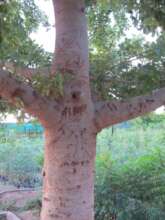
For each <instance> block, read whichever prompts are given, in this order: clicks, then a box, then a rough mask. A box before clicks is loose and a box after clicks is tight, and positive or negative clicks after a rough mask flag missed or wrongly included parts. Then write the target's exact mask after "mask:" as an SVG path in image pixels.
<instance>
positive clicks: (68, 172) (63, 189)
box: [41, 122, 96, 220]
mask: <svg viewBox="0 0 165 220" xmlns="http://www.w3.org/2000/svg"><path fill="white" fill-rule="evenodd" d="M80 127H81V126H80V125H79V124H77V123H76V122H75V123H68V125H65V127H64V126H62V127H61V128H60V129H58V131H57V129H47V130H46V131H45V138H46V146H45V161H44V170H43V177H44V187H43V207H42V213H41V220H56V219H60V220H93V219H94V161H95V139H96V137H95V136H94V135H93V134H91V129H90V128H87V127H83V128H80Z"/></svg>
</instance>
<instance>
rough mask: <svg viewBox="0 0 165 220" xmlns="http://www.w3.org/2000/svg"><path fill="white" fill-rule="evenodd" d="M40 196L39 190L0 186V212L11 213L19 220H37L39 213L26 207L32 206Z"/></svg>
mask: <svg viewBox="0 0 165 220" xmlns="http://www.w3.org/2000/svg"><path fill="white" fill-rule="evenodd" d="M40 194H41V189H37V190H36V191H32V190H26V189H17V188H15V187H13V186H9V185H2V184H0V211H11V212H13V213H14V214H16V215H17V216H18V217H20V219H21V220H39V211H38V210H36V209H35V208H33V207H32V209H30V210H29V208H27V207H30V205H31V206H32V205H33V201H36V199H37V198H39V196H40ZM26 209H27V210H26Z"/></svg>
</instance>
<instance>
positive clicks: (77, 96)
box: [72, 91, 81, 101]
mask: <svg viewBox="0 0 165 220" xmlns="http://www.w3.org/2000/svg"><path fill="white" fill-rule="evenodd" d="M80 94H81V92H80V91H74V92H73V93H72V99H73V101H79V100H80Z"/></svg>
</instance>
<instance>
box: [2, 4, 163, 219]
mask: <svg viewBox="0 0 165 220" xmlns="http://www.w3.org/2000/svg"><path fill="white" fill-rule="evenodd" d="M154 2H155V1H147V2H146V4H144V3H143V1H133V2H132V1H131V2H130V1H127V2H125V1H124V2H123V1H108V0H107V1H106V0H105V1H99V0H98V1H97V3H96V2H94V1H86V6H87V10H86V11H87V14H88V15H89V40H90V52H91V53H90V57H91V68H89V56H88V54H89V50H88V37H87V25H86V23H87V22H86V16H85V14H86V13H85V3H84V1H83V0H76V1H75V0H61V1H58V0H53V5H54V9H55V20H56V47H55V53H54V56H53V61H52V65H51V68H49V67H47V65H48V64H49V56H47V55H46V54H45V53H44V51H43V50H41V49H40V50H38V46H37V45H35V44H34V42H32V41H31V40H30V38H29V33H30V32H31V31H32V30H33V28H36V27H37V24H38V19H41V17H42V16H41V14H40V13H39V11H38V10H37V7H36V6H35V4H34V2H33V1H26V2H24V1H13V3H15V4H16V7H13V6H12V4H13V3H11V2H10V1H9V2H7V1H4V2H3V3H1V4H0V7H1V8H0V11H1V14H0V15H1V27H2V28H1V38H0V39H1V45H0V46H1V48H2V51H3V50H4V49H5V47H4V46H5V45H7V46H6V47H7V48H6V50H4V54H3V53H2V54H3V56H2V58H1V59H2V65H1V70H0V85H1V86H0V95H1V97H2V98H3V99H6V100H8V102H9V103H11V104H14V105H15V106H16V107H18V108H21V109H24V111H26V112H27V113H29V114H31V115H33V116H35V117H37V118H38V120H39V121H40V122H41V124H42V125H43V126H44V128H45V139H46V141H45V158H44V169H43V179H44V186H43V202H42V205H43V206H42V212H41V219H42V220H44V219H47V220H50V219H51V220H52V219H54V220H55V219H63V220H65V219H70V220H75V219H79V220H88V219H89V220H92V219H94V211H93V204H94V162H95V151H96V149H95V148H96V135H97V133H98V132H99V131H100V130H101V129H103V128H105V127H107V126H110V125H113V124H116V123H119V122H122V121H125V120H129V119H131V118H134V117H137V116H140V115H143V114H145V113H147V112H150V111H153V110H155V109H156V108H157V107H159V106H161V105H163V104H164V103H165V96H164V92H165V89H164V88H161V89H157V90H156V91H153V92H151V89H154V88H160V87H162V86H164V84H163V82H164V81H163V80H164V79H163V80H162V78H163V72H164V54H163V53H164V51H163V50H162V48H163V45H164V35H163V34H164V33H163V28H164V27H163V24H164V23H163V22H161V21H162V20H161V19H163V18H164V3H163V2H162V1H160V2H159V3H158V7H155V4H154ZM148 5H150V6H149V8H148V9H147V10H146V8H147V6H148ZM152 5H154V7H151V6H152ZM17 6H18V7H17ZM151 8H152V10H154V13H150V9H151ZM18 12H20V13H19V14H18ZM159 12H160V14H161V16H160V17H159V18H158V16H157V14H158V13H159ZM4 13H5V16H7V15H8V13H9V15H11V16H9V17H5V16H4ZM129 14H130V16H129ZM147 17H148V18H147ZM10 18H11V19H10ZM131 18H132V19H133V21H134V24H136V25H137V27H138V28H140V29H143V30H144V31H146V30H147V32H148V31H152V33H154V34H156V28H157V27H162V28H160V31H159V32H158V37H157V42H156V43H152V44H151V43H145V42H144V40H143V39H132V40H129V39H127V38H126V36H125V31H126V29H127V28H128V25H129V24H130V22H131V21H130V19H131ZM33 19H34V20H33ZM146 19H148V21H147V22H146ZM31 21H33V22H31ZM112 21H114V24H112ZM14 22H16V23H14ZM33 23H34V26H33ZM13 24H15V25H14V27H18V32H17V33H18V35H19V36H18V38H17V34H16V33H15V28H12V29H11V30H10V31H11V32H10V31H6V32H5V33H3V31H5V30H9V29H6V27H11V26H13ZM9 33H12V35H10V37H8V38H7V36H8V34H9ZM13 35H14V38H13ZM11 36H12V37H11ZM103 36H104V38H103ZM6 39H8V40H7V42H6V43H5V40H6ZM12 39H14V40H12ZM19 39H22V40H23V41H21V42H23V43H21V44H20V41H19ZM102 39H103V40H102ZM12 41H14V43H11V42H12ZM10 43H11V44H10ZM28 45H31V47H30V48H29V46H28ZM12 48H13V49H12ZM21 48H22V53H21ZM24 48H27V51H26V50H25V51H24ZM34 48H36V53H34V57H33V56H32V57H31V52H34V51H35V50H34ZM30 49H31V52H29V51H30ZM10 50H11V51H10ZM12 52H16V54H12ZM27 54H30V57H28V56H24V59H23V60H21V59H22V58H23V55H27ZM32 54H33V53H32ZM45 57H46V58H45ZM33 58H34V59H33ZM36 58H37V59H36ZM30 59H31V60H30ZM28 60H29V61H28ZM43 60H45V63H44V62H43ZM134 60H135V61H136V62H137V61H138V62H139V64H138V65H137V64H136V63H134V62H133V61H134ZM6 61H7V62H6ZM41 64H42V65H41ZM43 64H46V65H43ZM42 66H44V68H43V69H42V68H41V67H42ZM18 76H19V77H18ZM148 79H149V80H150V83H148ZM139 82H140V83H139ZM142 83H143V85H142ZM145 85H147V88H145ZM148 91H150V93H149V94H148V95H142V96H136V97H134V98H131V99H128V98H129V97H131V96H135V95H139V94H144V93H146V92H148ZM112 98H113V99H115V100H112ZM123 98H125V101H124V100H123Z"/></svg>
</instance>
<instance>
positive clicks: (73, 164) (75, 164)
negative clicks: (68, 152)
mask: <svg viewBox="0 0 165 220" xmlns="http://www.w3.org/2000/svg"><path fill="white" fill-rule="evenodd" d="M71 165H72V166H77V165H79V162H78V161H72V162H71Z"/></svg>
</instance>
